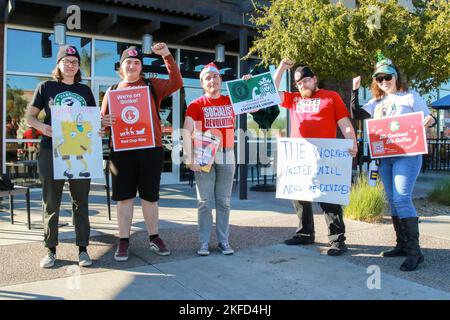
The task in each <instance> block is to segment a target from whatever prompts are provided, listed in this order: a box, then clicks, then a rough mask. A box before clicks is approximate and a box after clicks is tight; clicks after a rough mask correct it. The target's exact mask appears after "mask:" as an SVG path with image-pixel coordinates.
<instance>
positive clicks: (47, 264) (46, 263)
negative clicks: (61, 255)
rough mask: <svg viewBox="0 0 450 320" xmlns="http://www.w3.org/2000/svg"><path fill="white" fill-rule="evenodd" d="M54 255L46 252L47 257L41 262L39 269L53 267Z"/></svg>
mask: <svg viewBox="0 0 450 320" xmlns="http://www.w3.org/2000/svg"><path fill="white" fill-rule="evenodd" d="M55 260H56V254H54V253H53V252H48V253H47V255H46V256H45V257H44V258H43V259H42V260H41V263H40V265H41V268H51V267H53V266H54V265H55Z"/></svg>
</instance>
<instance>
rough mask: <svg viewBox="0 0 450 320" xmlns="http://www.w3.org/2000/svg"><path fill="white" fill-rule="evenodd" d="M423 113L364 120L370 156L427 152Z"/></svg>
mask: <svg viewBox="0 0 450 320" xmlns="http://www.w3.org/2000/svg"><path fill="white" fill-rule="evenodd" d="M422 120H423V113H422V112H413V113H408V114H403V115H399V116H394V117H386V118H381V119H368V120H366V128H367V133H368V136H369V150H370V156H371V157H372V158H385V157H393V156H396V157H398V156H412V155H417V154H424V153H428V148H427V140H426V133H425V127H424V126H422Z"/></svg>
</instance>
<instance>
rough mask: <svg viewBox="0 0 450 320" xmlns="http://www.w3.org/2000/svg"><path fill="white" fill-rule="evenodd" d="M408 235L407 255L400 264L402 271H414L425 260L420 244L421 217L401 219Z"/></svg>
mask: <svg viewBox="0 0 450 320" xmlns="http://www.w3.org/2000/svg"><path fill="white" fill-rule="evenodd" d="M400 222H401V224H402V228H403V232H404V233H405V237H406V250H407V257H406V259H405V261H404V262H403V263H402V265H401V266H400V270H402V271H414V270H416V269H417V267H418V266H419V264H420V263H422V262H423V261H424V256H423V254H422V251H421V250H420V246H419V218H416V217H414V218H405V219H401V220H400Z"/></svg>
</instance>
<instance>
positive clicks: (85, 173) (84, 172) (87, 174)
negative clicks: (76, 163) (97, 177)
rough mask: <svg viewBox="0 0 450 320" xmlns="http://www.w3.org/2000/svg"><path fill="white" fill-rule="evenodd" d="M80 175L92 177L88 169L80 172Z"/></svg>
mask: <svg viewBox="0 0 450 320" xmlns="http://www.w3.org/2000/svg"><path fill="white" fill-rule="evenodd" d="M78 175H79V176H80V177H86V178H89V177H90V175H91V174H90V173H89V172H88V171H82V172H80V173H79V174H78Z"/></svg>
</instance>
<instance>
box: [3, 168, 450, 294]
mask: <svg viewBox="0 0 450 320" xmlns="http://www.w3.org/2000/svg"><path fill="white" fill-rule="evenodd" d="M440 177H441V176H440ZM421 179H425V180H427V179H428V180H427V181H430V179H431V180H433V181H434V180H435V179H436V177H431V178H429V177H426V176H424V177H422V178H421ZM421 179H419V182H420V184H421V185H422V186H424V185H425V184H426V183H425V182H426V181H425V180H424V182H423V183H422V182H421ZM418 184H419V183H418ZM427 184H428V185H431V183H428V182H427ZM429 188H430V187H428V189H429ZM422 189H425V187H423V188H422ZM424 192H426V190H422V191H420V192H419V195H416V196H422V194H423V193H424ZM90 203H91V206H90V210H91V222H92V228H93V232H92V235H93V237H92V243H91V245H90V247H89V252H90V255H91V257H92V258H93V259H94V265H93V266H92V268H86V269H79V268H78V267H77V264H76V263H77V254H76V247H75V246H74V244H73V242H74V240H73V237H74V233H73V227H71V226H70V225H69V226H68V227H64V228H61V230H60V233H61V237H60V239H61V244H60V246H58V259H60V260H59V261H58V263H57V264H56V265H55V268H54V269H52V270H43V269H41V268H39V260H40V258H41V257H42V255H43V254H44V253H45V249H44V248H43V246H42V243H41V242H40V241H41V240H42V230H41V229H33V230H31V231H28V230H27V229H26V225H25V220H26V218H25V213H24V210H23V208H24V207H23V206H21V205H19V206H18V208H17V211H16V212H17V217H16V220H17V224H15V225H14V226H11V225H10V224H9V219H8V216H7V214H4V213H1V214H0V255H1V256H2V260H1V262H0V264H1V270H2V272H1V273H0V299H151V300H153V299H169V300H170V299H187V300H191V299H192V300H203V299H207V300H209V299H219V300H220V299H225V300H228V299H235V300H236V299H239V300H246V299H261V300H271V299H286V300H290V299H349V300H355V299H356V300H358V299H450V250H449V249H450V217H449V216H438V217H427V218H421V221H422V222H421V245H422V248H423V251H424V254H425V257H426V260H425V262H424V263H423V264H422V265H421V267H420V269H419V270H418V271H416V272H410V273H405V272H401V271H399V266H400V264H401V262H402V261H403V259H402V258H391V259H387V258H381V257H380V256H379V255H378V253H379V252H380V251H381V250H383V249H385V248H387V247H388V246H391V245H392V244H393V243H394V232H393V229H392V226H391V225H390V224H389V223H386V224H369V223H364V222H358V221H353V220H345V222H346V228H347V244H348V245H349V248H350V250H349V252H348V253H347V254H345V255H343V256H340V257H328V256H326V255H324V254H322V249H323V248H325V247H327V230H326V225H325V222H324V218H323V215H322V213H320V212H318V211H317V213H316V214H315V223H316V241H317V243H316V244H315V245H311V246H305V247H300V246H286V245H284V244H282V241H283V240H284V239H286V238H289V237H291V236H292V234H293V233H294V232H295V226H296V225H297V218H296V215H295V214H294V211H293V208H292V206H291V204H290V202H289V201H287V200H279V199H275V195H274V193H263V192H260V193H258V192H251V191H250V192H249V195H248V200H245V201H243V200H238V190H237V186H235V190H234V193H233V199H232V209H233V210H232V213H231V232H230V241H231V243H232V245H233V247H234V248H235V249H236V253H235V255H233V256H223V255H222V254H221V253H220V252H219V251H218V250H217V249H216V248H214V246H215V245H216V242H215V235H214V236H213V241H212V242H211V245H212V247H213V249H214V250H213V251H212V254H211V255H210V256H208V257H198V256H197V255H196V253H195V252H196V250H197V246H198V243H197V232H196V223H197V217H196V208H197V204H196V200H195V188H190V187H189V186H186V185H176V186H164V187H163V188H162V191H161V201H160V219H161V221H160V235H161V236H162V237H163V238H164V239H165V240H166V242H167V245H168V246H169V247H170V249H171V250H172V255H171V256H168V257H160V256H156V255H154V254H153V253H151V252H150V251H149V250H148V238H147V234H146V231H145V225H144V223H143V219H142V214H141V212H140V209H139V208H138V207H136V210H135V211H136V212H135V219H134V220H133V221H134V223H133V230H134V234H133V236H132V238H131V257H130V260H129V261H127V262H126V263H117V262H115V261H114V260H113V253H114V250H115V243H116V241H117V238H116V237H115V234H116V233H117V222H116V220H115V207H113V220H112V221H108V219H107V210H106V206H105V205H104V203H106V201H105V196H104V194H102V193H99V192H93V193H92V194H91V199H90ZM136 203H137V202H136ZM32 206H33V216H32V219H33V222H34V226H35V227H39V224H40V220H41V213H40V193H39V192H35V193H33V194H32ZM61 216H62V219H61V220H62V221H63V222H69V223H70V221H71V219H70V203H69V199H68V197H67V195H65V197H64V203H63V205H62V212H61ZM378 276H379V277H378Z"/></svg>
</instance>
